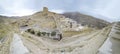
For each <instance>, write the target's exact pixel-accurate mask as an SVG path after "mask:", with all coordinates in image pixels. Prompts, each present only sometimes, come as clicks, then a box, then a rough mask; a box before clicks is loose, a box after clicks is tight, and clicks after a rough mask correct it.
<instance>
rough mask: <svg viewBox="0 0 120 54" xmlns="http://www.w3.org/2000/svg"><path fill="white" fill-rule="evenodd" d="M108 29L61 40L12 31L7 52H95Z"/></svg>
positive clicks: (51, 53) (32, 53)
mask: <svg viewBox="0 0 120 54" xmlns="http://www.w3.org/2000/svg"><path fill="white" fill-rule="evenodd" d="M110 30H111V29H110V27H107V28H104V29H103V30H96V31H94V32H90V33H84V34H79V35H75V36H73V37H70V38H68V37H64V38H63V39H62V40H61V41H55V40H52V39H49V38H45V37H38V36H34V35H31V34H29V33H26V32H23V34H20V33H14V35H13V39H12V41H11V42H10V45H9V46H10V47H7V48H9V49H10V52H8V53H10V54H88V53H89V54H97V52H98V49H99V48H100V46H101V45H102V44H103V43H104V41H105V40H106V39H107V37H108V34H109V32H110ZM11 38H12V37H11ZM4 54H5V53H4ZM6 54H7V53H6Z"/></svg>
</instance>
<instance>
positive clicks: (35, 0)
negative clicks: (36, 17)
mask: <svg viewBox="0 0 120 54" xmlns="http://www.w3.org/2000/svg"><path fill="white" fill-rule="evenodd" d="M44 6H46V7H48V8H49V10H50V11H53V12H57V13H63V12H74V11H79V12H81V13H84V14H88V15H92V16H95V17H98V18H102V19H105V20H107V21H117V20H120V0H0V14H1V15H6V16H23V15H30V14H32V13H34V12H37V11H40V10H42V8H43V7H44Z"/></svg>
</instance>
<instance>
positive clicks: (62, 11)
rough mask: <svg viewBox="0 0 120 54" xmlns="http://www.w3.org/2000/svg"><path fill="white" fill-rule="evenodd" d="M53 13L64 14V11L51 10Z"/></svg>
mask: <svg viewBox="0 0 120 54" xmlns="http://www.w3.org/2000/svg"><path fill="white" fill-rule="evenodd" d="M50 11H51V12H55V13H64V12H65V11H64V10H50Z"/></svg>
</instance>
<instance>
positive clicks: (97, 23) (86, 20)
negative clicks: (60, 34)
mask: <svg viewBox="0 0 120 54" xmlns="http://www.w3.org/2000/svg"><path fill="white" fill-rule="evenodd" d="M62 15H64V16H65V17H68V18H70V19H74V20H75V21H77V22H78V23H81V24H83V25H88V26H89V27H95V28H100V29H101V28H104V27H106V26H107V25H109V24H110V23H109V22H107V21H105V20H102V19H98V18H95V17H92V16H88V15H85V14H81V13H79V12H66V13H63V14H62Z"/></svg>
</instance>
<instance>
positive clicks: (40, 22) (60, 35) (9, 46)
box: [0, 7, 120, 54]
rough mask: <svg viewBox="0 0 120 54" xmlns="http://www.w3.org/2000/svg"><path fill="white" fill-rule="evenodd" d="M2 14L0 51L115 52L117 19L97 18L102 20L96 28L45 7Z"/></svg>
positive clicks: (42, 53)
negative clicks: (20, 13) (13, 14)
mask: <svg viewBox="0 0 120 54" xmlns="http://www.w3.org/2000/svg"><path fill="white" fill-rule="evenodd" d="M4 17H5V16H1V17H0V19H1V22H0V29H1V30H0V54H106V53H109V54H119V49H120V48H119V47H120V44H119V35H120V31H119V30H120V22H114V23H113V24H109V23H108V22H106V21H105V23H103V21H102V22H101V21H99V20H98V21H99V22H100V24H101V23H103V24H105V26H103V24H102V26H101V25H99V26H101V27H100V29H98V28H95V27H89V24H86V25H82V23H78V22H76V21H75V20H73V19H70V18H67V17H64V16H63V15H61V14H57V13H53V12H50V11H49V10H48V8H46V7H44V8H43V11H40V12H37V13H35V14H33V15H30V16H23V17H13V18H12V17H5V18H4ZM76 18H77V17H76ZM95 21H96V20H95ZM93 22H94V20H93ZM96 22H97V21H96ZM87 23H88V22H87ZM94 23H95V22H94ZM98 24H99V23H98ZM109 39H110V41H111V42H112V43H111V44H112V45H110V44H109V42H110V41H109ZM106 45H107V46H108V45H109V46H108V47H107V49H108V50H106V49H105V47H104V46H106ZM103 50H104V51H103ZM109 50H110V51H109Z"/></svg>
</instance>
